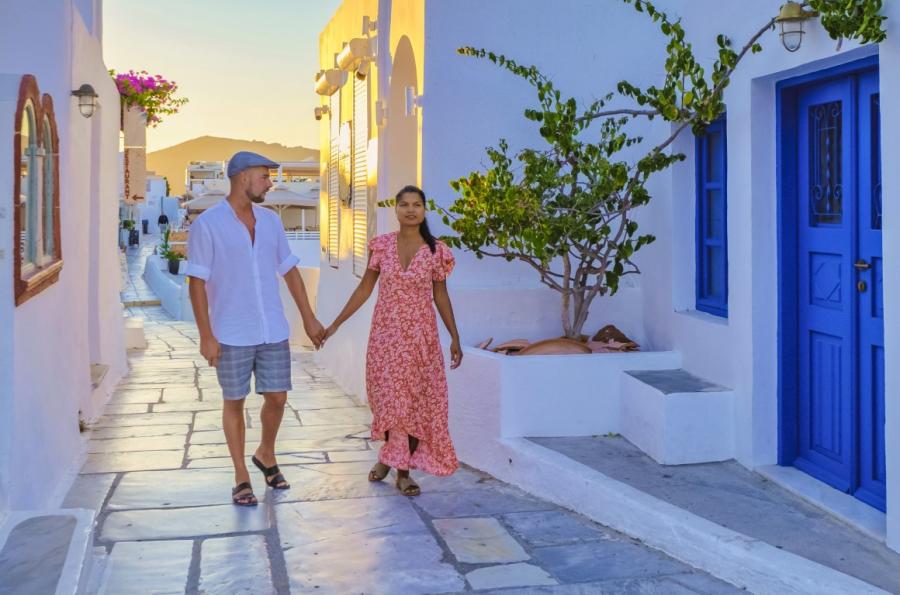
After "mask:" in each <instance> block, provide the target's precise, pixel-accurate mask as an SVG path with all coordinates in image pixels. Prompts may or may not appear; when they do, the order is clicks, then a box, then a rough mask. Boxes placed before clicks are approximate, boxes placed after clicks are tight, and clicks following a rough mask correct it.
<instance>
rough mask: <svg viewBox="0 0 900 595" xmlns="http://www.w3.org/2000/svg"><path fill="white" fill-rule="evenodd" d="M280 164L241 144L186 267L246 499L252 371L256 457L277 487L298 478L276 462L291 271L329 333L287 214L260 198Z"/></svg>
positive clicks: (311, 319)
mask: <svg viewBox="0 0 900 595" xmlns="http://www.w3.org/2000/svg"><path fill="white" fill-rule="evenodd" d="M277 167H278V164H277V163H275V162H273V161H271V160H269V159H266V158H265V157H263V156H262V155H257V154H256V153H250V152H246V151H241V152H239V153H236V154H235V155H234V156H233V157H232V158H231V160H230V161H229V162H228V178H229V180H230V181H231V191H230V193H229V194H228V196H227V197H226V198H225V200H223V201H221V202H220V203H218V204H217V205H216V206H214V207H212V208H210V209H208V210H206V211H205V212H204V213H203V214H201V215H200V216H199V217H197V219H196V220H195V221H194V222H193V224H192V225H191V233H190V235H189V237H188V263H187V275H188V276H189V277H190V295H191V304H192V306H193V308H194V318H195V319H196V321H197V328H198V329H199V331H200V353H201V354H202V355H203V357H204V358H206V361H207V362H209V365H211V366H214V367H215V368H216V375H217V376H218V379H219V385H220V386H221V387H222V396H223V399H224V409H223V413H222V427H223V429H224V430H225V440H226V442H227V443H228V452H229V453H230V454H231V459H232V462H233V463H234V479H235V488H234V489H233V490H232V501H233V502H234V503H235V504H237V505H240V506H254V505H256V504H257V499H256V497H255V496H254V495H253V488H252V487H251V485H250V474H249V472H248V471H247V465H246V461H245V460H244V438H245V430H244V399H245V397H246V396H247V395H248V394H249V393H250V376H251V372H252V373H253V374H254V376H255V380H256V392H257V393H260V394H262V395H263V399H264V401H263V406H262V410H261V412H260V421H261V422H262V438H261V440H260V444H259V447H258V448H257V449H256V452H255V453H254V455H253V458H252V460H253V463H254V465H256V466H257V467H259V469H260V470H261V471H262V472H263V475H264V478H265V481H266V485H268V486H269V487H271V488H274V489H277V490H281V489H287V488H289V487H290V485H289V484H288V482H287V481H286V480H285V478H284V476H283V475H282V474H281V472H280V470H279V469H278V465H277V463H276V461H275V437H276V435H277V434H278V427H279V426H280V425H281V418H282V416H283V415H284V406H285V403H286V402H287V391H289V390H291V353H290V348H289V346H288V338H289V336H290V329H289V327H288V322H287V319H286V318H285V316H284V311H283V309H282V304H281V298H280V297H279V293H278V289H279V285H278V275H281V276H283V277H284V280H285V282H286V284H287V286H288V289H289V290H290V292H291V296H293V298H294V302H296V304H297V307H298V308H299V309H300V316H301V317H302V320H303V327H304V329H305V330H306V334H307V335H308V336H309V337H310V339H311V340H312V341H313V343H314V344H315V345H316V347H319V346H321V344H322V341H323V339H324V335H325V329H324V328H323V327H322V325H321V324H320V323H319V321H318V320H316V317H315V316H314V315H313V312H312V308H310V305H309V300H308V298H307V296H306V288H305V287H304V285H303V279H302V278H301V277H300V272H299V271H298V270H297V268H296V267H297V264H298V263H299V260H298V259H297V257H296V256H294V255H293V254H291V251H290V248H289V247H288V243H287V238H286V237H285V235H284V227H283V226H282V224H281V219H280V218H279V217H278V215H276V214H275V213H274V212H273V211H271V210H269V209H266V208H263V207H260V206H257V205H258V204H259V203H261V202H263V200H264V197H265V194H266V192H267V191H268V190H269V188H271V187H272V182H271V181H270V180H269V169H272V168H277ZM254 203H256V204H254Z"/></svg>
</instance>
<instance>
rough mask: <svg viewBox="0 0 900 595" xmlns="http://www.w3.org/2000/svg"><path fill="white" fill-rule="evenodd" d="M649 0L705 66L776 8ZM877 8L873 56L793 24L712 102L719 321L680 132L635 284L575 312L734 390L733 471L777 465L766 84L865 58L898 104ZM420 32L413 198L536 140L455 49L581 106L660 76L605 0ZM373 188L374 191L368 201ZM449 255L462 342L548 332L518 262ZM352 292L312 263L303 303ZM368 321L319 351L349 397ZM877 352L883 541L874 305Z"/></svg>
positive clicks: (344, 276) (894, 149)
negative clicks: (723, 125) (722, 111)
mask: <svg viewBox="0 0 900 595" xmlns="http://www.w3.org/2000/svg"><path fill="white" fill-rule="evenodd" d="M392 4H393V5H396V4H397V3H396V2H394V3H391V2H382V3H380V12H381V13H382V15H381V16H380V17H379V20H380V27H384V25H385V21H386V19H385V14H384V13H385V12H386V11H390V9H391V6H392ZM656 4H657V5H658V6H659V7H661V8H663V9H665V10H666V11H667V12H668V13H669V14H670V15H672V16H680V17H682V18H683V19H684V24H685V27H686V29H687V32H688V36H689V41H691V43H693V45H694V48H695V50H696V52H697V54H698V57H699V58H700V59H701V60H703V61H705V62H706V64H707V65H711V64H712V61H713V60H714V59H715V56H716V47H715V37H716V35H717V34H718V33H725V34H727V35H729V36H730V37H731V38H732V39H733V40H734V41H735V43H737V44H741V43H743V41H744V40H746V39H748V38H749V36H750V35H752V34H753V33H754V32H755V31H756V30H757V29H758V28H759V27H761V26H762V25H763V24H764V23H765V22H766V21H767V20H768V18H769V17H770V16H772V15H774V14H776V13H777V11H778V7H779V5H780V4H781V2H780V0H765V1H763V2H740V1H738V0H729V1H727V2H721V1H718V0H660V1H658V2H657V3H656ZM394 9H395V11H396V6H394ZM884 10H885V14H887V16H888V21H887V24H888V41H887V42H886V43H884V44H882V45H881V46H880V48H876V47H865V48H860V47H858V46H857V45H856V44H853V43H848V42H844V43H843V46H842V48H841V49H840V50H837V49H836V47H835V46H836V44H835V42H834V41H833V40H831V39H829V38H828V36H827V34H825V32H824V31H823V30H822V29H821V27H819V26H818V25H815V24H813V25H812V26H810V24H807V30H808V33H807V35H806V36H805V39H804V42H803V46H802V48H801V49H800V51H798V52H796V53H789V52H787V51H786V50H784V49H783V48H782V46H781V43H780V40H779V38H778V37H777V34H776V33H770V34H768V35H767V36H766V37H765V38H764V39H763V40H762V41H763V45H764V48H765V49H764V51H763V53H761V54H759V55H753V56H749V57H748V58H747V59H746V60H745V61H744V62H743V63H742V64H741V67H740V69H739V70H738V72H737V74H736V76H735V79H734V80H733V82H732V85H731V87H730V88H729V90H728V92H727V95H726V103H727V105H728V165H729V171H728V184H729V192H728V241H729V247H728V249H729V318H728V319H727V320H725V319H717V318H715V317H712V316H709V315H706V314H703V313H699V312H697V311H695V310H694V300H695V296H694V289H693V288H694V218H695V214H694V202H695V193H694V168H693V161H692V158H693V157H692V156H693V148H694V147H693V140H692V139H691V138H690V137H688V136H685V137H683V138H682V139H680V140H679V141H678V143H677V144H676V145H675V149H676V150H679V151H681V152H683V153H685V154H686V155H687V156H688V160H687V161H686V162H684V163H683V164H681V165H680V166H677V167H675V168H673V169H672V170H671V171H669V172H666V173H663V174H661V175H658V176H657V177H656V178H654V179H653V180H652V181H651V183H650V185H649V189H650V191H651V193H652V195H653V196H654V201H653V203H652V205H651V206H649V207H648V208H646V209H645V211H644V212H643V213H641V214H640V215H639V219H640V221H641V224H642V229H643V230H644V231H649V232H652V233H654V234H655V235H656V236H657V238H658V240H657V242H656V243H655V244H653V245H651V246H650V247H648V248H645V249H644V250H643V251H642V252H641V254H640V255H639V257H638V263H639V264H640V265H641V268H642V270H643V274H642V275H641V277H640V278H639V279H637V280H636V282H635V283H634V285H635V286H634V287H628V288H625V289H623V290H622V291H621V292H620V294H619V295H618V296H616V297H615V298H612V299H607V300H600V301H598V302H597V303H596V305H595V306H594V308H592V313H591V320H590V322H589V323H588V326H587V330H588V331H592V330H595V327H597V326H600V325H602V324H605V323H608V322H611V323H614V324H616V325H617V326H619V327H620V328H622V329H623V330H624V331H625V332H626V333H628V334H630V335H632V336H633V337H634V338H635V339H637V340H639V341H640V342H642V343H643V344H644V346H645V348H650V349H658V350H675V351H678V352H680V353H681V354H682V356H683V361H684V367H685V368H686V369H688V370H689V371H691V372H694V373H696V374H699V375H701V376H704V377H706V378H708V379H710V380H713V381H715V382H717V383H720V384H723V385H726V386H729V387H731V388H733V389H734V391H735V396H736V415H735V420H734V427H733V431H734V434H735V439H736V450H737V458H738V460H739V461H740V462H742V463H743V464H745V465H747V466H749V467H755V466H758V465H766V464H773V463H775V462H776V461H777V444H778V423H777V421H778V400H777V399H778V398H777V387H778V381H777V373H778V365H779V362H778V361H777V332H778V327H777V324H778V316H777V304H778V299H777V296H778V294H777V281H778V261H777V236H776V230H777V225H776V223H777V219H776V215H777V204H776V201H777V198H776V197H777V193H776V177H775V176H776V165H777V164H776V152H775V148H776V145H775V138H776V135H775V132H776V119H775V106H776V93H775V85H776V83H777V81H779V80H784V79H787V78H791V77H793V76H796V75H799V74H803V73H806V72H813V71H816V70H820V69H822V68H827V67H829V66H834V65H837V64H841V63H846V62H850V61H853V60H856V59H859V58H861V57H864V56H867V55H871V54H873V53H876V52H878V53H880V61H881V94H882V99H883V105H894V104H896V103H897V102H896V101H894V99H895V98H896V97H897V95H898V93H900V74H898V72H900V69H898V68H897V65H898V62H900V41H898V39H900V37H898V36H900V29H898V28H897V22H898V21H900V6H898V5H897V4H896V3H886V7H885V9H884ZM709 15H719V16H720V17H721V18H715V19H711V18H709ZM390 27H391V28H392V29H390V30H389V31H387V32H384V31H383V30H382V31H380V33H384V34H385V35H386V36H387V37H388V38H389V39H391V40H392V43H391V44H390V45H388V46H387V49H389V50H392V49H393V45H394V44H393V40H395V39H396V38H397V37H398V36H399V35H401V34H403V33H404V32H406V31H405V30H403V29H402V27H407V28H409V25H408V24H401V23H393V22H392V23H390ZM398 27H400V28H401V29H400V30H398ZM424 28H425V31H424V34H423V33H421V32H418V31H415V30H412V29H410V30H409V31H408V34H409V36H410V38H411V39H413V40H417V39H423V40H426V41H422V42H421V43H414V44H413V45H414V51H415V52H416V60H417V61H419V62H420V63H423V64H424V66H423V67H422V74H421V75H420V76H419V82H418V84H419V88H418V93H419V94H421V95H422V100H421V103H422V107H421V108H420V110H419V113H418V116H417V118H418V127H419V133H418V134H419V143H420V144H421V154H420V156H419V163H420V171H419V175H420V181H421V183H422V185H423V187H424V189H425V191H426V192H427V193H428V194H429V195H430V196H432V197H433V198H435V199H437V200H438V202H440V203H441V204H444V205H446V204H449V202H450V201H451V200H452V198H453V195H452V193H451V190H450V188H449V186H448V183H449V181H450V180H452V179H454V178H456V177H459V176H462V175H465V174H466V173H467V172H469V171H471V170H473V169H480V168H483V167H484V165H485V163H486V161H487V159H486V157H485V152H484V147H485V146H487V145H494V144H496V142H497V140H498V139H499V138H501V137H504V138H506V139H508V140H509V142H510V145H511V147H512V148H513V149H515V148H520V147H522V146H526V145H535V144H538V143H539V142H540V139H539V138H538V136H537V132H536V129H535V127H534V125H533V124H532V123H531V122H528V121H526V120H525V119H524V118H523V117H522V115H521V113H522V109H524V108H525V107H527V106H531V105H533V103H534V93H533V90H532V89H531V88H530V87H529V86H528V85H527V84H526V83H525V82H524V81H521V80H519V79H517V78H516V77H514V76H513V75H511V74H509V73H506V72H504V71H502V70H500V69H499V68H497V67H495V66H493V65H491V64H489V63H487V62H486V61H479V60H474V59H471V58H465V57H462V56H459V55H457V54H456V52H455V50H456V48H458V47H460V46H463V45H474V46H478V47H486V48H488V49H491V50H493V51H496V52H498V53H506V54H507V55H509V56H510V57H512V58H514V59H516V60H517V61H519V62H521V63H523V64H536V65H537V66H539V67H540V68H541V69H542V71H543V72H545V73H546V74H548V75H549V76H551V77H552V78H553V80H554V81H555V82H556V83H557V85H558V87H559V88H560V89H561V90H562V91H563V93H566V94H571V95H574V96H576V97H578V98H580V99H583V100H586V101H590V100H592V99H594V98H596V97H600V96H602V95H604V94H605V93H606V92H608V91H611V90H614V89H615V85H616V83H617V82H618V81H619V80H621V79H624V78H627V79H628V80H629V81H631V82H633V83H635V84H638V85H648V84H653V83H658V82H660V81H661V80H662V77H663V74H662V73H663V70H662V69H663V65H664V60H665V52H664V47H663V44H662V42H663V38H662V37H661V34H660V33H659V32H658V30H657V29H656V25H655V24H653V23H652V22H651V21H650V20H649V19H648V18H647V17H646V15H641V14H638V13H636V12H635V11H634V9H633V8H632V7H630V6H627V5H625V4H624V3H621V2H617V1H609V2H604V3H602V6H600V5H598V3H597V2H595V1H592V0H565V1H562V2H557V3H555V4H554V5H553V7H552V9H548V7H547V5H546V4H545V3H540V2H521V1H519V0H494V1H492V2H480V1H478V0H458V1H456V2H452V3H450V2H437V1H431V2H427V3H426V4H425V24H424ZM422 61H424V62H422ZM389 64H390V59H389V58H388V57H385V56H383V55H382V56H379V66H383V67H387V66H388V65H389ZM388 74H389V73H386V74H385V76H387V75H388ZM382 86H384V85H382ZM895 112H896V110H893V111H891V110H885V113H884V114H883V116H882V118H883V119H882V125H883V127H884V132H883V134H882V138H883V141H882V142H883V145H882V161H883V163H885V164H889V163H892V162H894V161H896V158H897V157H898V155H900V140H898V136H900V135H898V134H897V133H896V132H900V115H897V114H896V113H895ZM396 117H397V115H396V114H388V117H387V127H386V129H384V130H382V131H381V133H380V134H381V137H382V138H381V139H380V143H381V145H382V146H383V147H384V146H389V145H390V139H389V137H390V134H391V130H392V122H393V121H395V119H396ZM392 118H393V120H392ZM891 131H895V132H894V133H893V134H892V133H891ZM635 132H638V133H640V134H642V135H644V136H645V137H646V138H647V139H648V140H650V141H652V140H653V139H659V138H662V137H663V135H665V134H667V133H668V132H669V128H668V126H667V125H665V124H664V123H661V122H654V123H653V124H651V125H645V126H643V127H642V128H641V129H640V130H637V129H635ZM323 154H324V153H323ZM390 159H391V155H390V154H387V153H384V152H383V153H382V160H386V161H389V160H390ZM382 173H383V170H382V169H379V174H382ZM379 179H380V178H379ZM883 185H884V193H885V196H894V195H896V194H897V192H896V191H897V190H898V189H900V172H898V171H897V170H896V168H890V167H886V168H884V179H883ZM389 190H390V189H389V188H387V187H383V184H382V183H381V181H380V182H379V196H380V197H385V196H387V195H388V192H389ZM892 191H893V192H892ZM886 202H887V204H886V205H885V209H884V214H883V216H884V224H885V226H886V228H887V229H891V228H898V227H900V209H897V208H896V205H894V204H893V203H891V202H890V201H886ZM389 221H390V213H380V214H379V231H380V232H381V231H386V230H387V229H389V223H388V222H389ZM435 227H436V228H437V229H438V230H439V229H440V226H439V225H435ZM457 258H458V263H459V265H458V268H457V271H456V273H455V274H454V276H453V277H452V278H451V281H450V284H449V285H450V290H451V295H452V296H453V298H454V305H455V309H456V312H457V317H458V319H459V322H460V330H461V334H462V336H463V339H464V342H469V343H471V342H474V341H476V340H479V339H481V338H485V337H486V336H489V335H494V336H495V338H511V337H512V336H514V335H522V336H524V337H527V338H536V337H545V336H553V335H554V334H558V333H559V332H560V326H559V323H558V320H559V318H558V299H557V297H556V295H555V294H553V293H552V292H550V291H549V290H544V289H541V288H539V286H538V285H537V283H536V278H535V276H534V274H533V273H532V272H531V271H530V270H528V269H527V268H526V267H525V266H524V265H518V264H507V263H505V262H497V261H493V262H492V261H488V260H483V261H477V260H475V259H474V258H472V257H471V255H469V254H465V253H460V252H457ZM884 258H885V260H886V261H887V262H891V261H897V260H900V237H898V236H897V234H890V233H886V234H885V236H884ZM354 284H355V283H354V280H353V279H352V277H351V276H350V274H349V272H348V271H346V270H341V271H334V270H333V269H332V270H327V271H326V270H324V268H323V275H322V286H321V289H320V300H319V301H320V304H325V305H326V306H325V308H323V311H324V310H328V309H329V308H332V309H333V308H337V307H339V305H338V304H337V303H336V302H340V303H343V299H345V297H346V296H347V295H349V292H350V291H351V290H352V288H353V286H354ZM884 291H885V296H884V299H885V302H886V303H888V304H892V303H897V302H898V300H897V299H895V296H900V278H898V277H897V276H896V275H894V276H888V278H887V279H885V285H884ZM332 304H333V305H332ZM369 315H370V310H369V309H365V310H364V311H362V312H361V313H360V314H359V315H357V319H356V320H354V321H352V322H351V323H350V324H348V325H347V326H345V328H344V329H342V333H346V334H347V335H349V336H350V337H351V338H349V339H345V340H343V341H341V342H340V343H339V344H340V347H341V349H340V350H339V352H331V353H329V352H328V351H327V350H326V353H325V354H324V356H323V357H322V361H323V363H325V364H326V365H327V366H328V367H329V369H330V370H332V371H333V372H336V373H337V376H338V380H339V382H341V383H342V384H343V385H344V386H345V387H347V388H350V389H352V390H354V391H356V392H361V391H362V390H363V387H364V383H363V379H362V365H363V362H364V351H365V337H366V336H367V332H368V316H369ZM885 346H886V353H887V358H888V363H887V366H886V367H887V369H888V372H887V374H888V375H887V382H886V394H887V395H888V402H887V406H886V409H887V411H886V415H887V430H886V440H887V445H886V450H887V453H888V455H887V456H888V462H887V465H888V476H889V477H888V511H889V512H888V541H889V543H890V544H892V545H893V547H895V548H900V455H896V454H892V453H898V452H900V401H898V400H897V399H894V398H893V396H894V395H897V394H900V376H898V373H897V371H896V370H897V366H892V365H891V363H893V362H897V361H898V354H900V324H898V323H897V313H896V312H895V311H893V310H891V309H889V311H888V313H887V314H886V319H885Z"/></svg>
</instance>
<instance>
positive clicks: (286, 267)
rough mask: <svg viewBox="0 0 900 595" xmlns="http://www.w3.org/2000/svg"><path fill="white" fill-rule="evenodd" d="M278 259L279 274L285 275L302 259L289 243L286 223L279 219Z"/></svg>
mask: <svg viewBox="0 0 900 595" xmlns="http://www.w3.org/2000/svg"><path fill="white" fill-rule="evenodd" d="M276 252H277V254H276V261H277V263H278V274H279V275H281V276H282V277H284V276H285V275H287V274H288V273H289V272H290V270H291V269H292V268H294V267H296V266H297V265H298V264H300V259H299V258H297V256H296V255H295V254H294V253H293V252H291V246H290V245H289V244H288V241H287V237H286V236H285V235H284V225H283V224H282V223H281V221H280V220H279V221H278V248H277V249H276Z"/></svg>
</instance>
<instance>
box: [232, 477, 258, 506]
mask: <svg viewBox="0 0 900 595" xmlns="http://www.w3.org/2000/svg"><path fill="white" fill-rule="evenodd" d="M240 492H244V493H243V494H241V495H240V496H238V494H239V493H240ZM231 501H232V502H234V503H235V504H237V505H238V506H256V505H257V504H259V502H258V501H257V499H256V496H254V495H253V487H252V486H251V485H250V483H249V482H246V481H245V482H243V483H239V484H238V485H236V486H234V487H233V488H232V489H231Z"/></svg>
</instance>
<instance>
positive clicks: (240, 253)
mask: <svg viewBox="0 0 900 595" xmlns="http://www.w3.org/2000/svg"><path fill="white" fill-rule="evenodd" d="M253 214H254V216H255V217H256V227H255V228H254V229H255V234H254V235H255V238H256V241H255V242H251V241H250V232H249V231H248V230H247V227H246V226H245V225H244V224H243V223H242V222H241V221H240V219H238V217H237V214H236V213H235V212H234V209H233V208H232V207H231V204H229V202H228V200H227V199H223V200H222V201H221V202H220V203H219V204H217V205H216V206H214V207H212V208H210V209H208V210H206V211H205V212H204V213H202V214H201V215H200V216H199V217H197V220H196V221H194V222H193V224H191V231H190V234H189V235H188V261H187V273H186V274H187V275H188V276H190V277H196V278H198V279H203V280H204V281H206V294H207V298H208V300H209V315H210V323H211V325H212V332H213V335H214V336H215V337H216V340H218V341H219V342H220V343H224V344H225V345H244V346H245V345H260V344H262V343H279V342H281V341H284V340H286V339H288V338H289V337H290V327H289V326H288V322H287V318H285V316H284V308H283V306H282V304H281V297H280V295H279V280H278V276H282V277H283V276H284V275H286V274H287V273H288V272H289V271H290V270H291V269H293V268H294V267H296V266H297V265H298V264H299V262H300V261H299V259H298V258H297V257H296V256H295V255H294V254H292V253H291V249H290V247H289V246H288V242H287V238H286V237H285V235H284V226H283V225H282V224H281V219H280V218H279V217H278V215H277V214H275V213H274V212H273V211H270V210H269V209H266V208H263V207H259V206H256V205H253Z"/></svg>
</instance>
